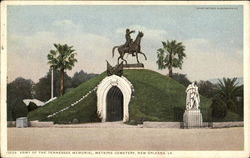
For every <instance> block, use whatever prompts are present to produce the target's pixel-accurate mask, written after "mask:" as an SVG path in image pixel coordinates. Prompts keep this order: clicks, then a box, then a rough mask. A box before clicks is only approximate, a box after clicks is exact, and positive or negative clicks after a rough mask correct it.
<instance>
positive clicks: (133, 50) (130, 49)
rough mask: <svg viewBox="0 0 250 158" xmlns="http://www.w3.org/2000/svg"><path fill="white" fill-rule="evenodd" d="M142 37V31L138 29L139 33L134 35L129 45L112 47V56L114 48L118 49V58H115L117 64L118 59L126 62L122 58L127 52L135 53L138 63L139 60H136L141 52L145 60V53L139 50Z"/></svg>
mask: <svg viewBox="0 0 250 158" xmlns="http://www.w3.org/2000/svg"><path fill="white" fill-rule="evenodd" d="M142 37H143V33H142V32H140V31H139V33H138V34H137V36H136V39H135V40H134V41H133V42H132V43H131V44H130V46H129V47H126V46H125V44H123V45H120V46H115V47H113V49H112V56H113V57H114V52H115V49H116V48H117V50H118V52H119V54H120V56H119V57H118V60H117V63H118V64H119V60H120V59H121V60H123V61H125V63H126V64H127V61H126V60H125V59H124V55H125V54H126V53H128V55H129V54H133V53H135V54H136V55H135V56H136V60H137V62H138V63H140V62H139V60H138V54H142V55H143V56H144V57H145V60H147V57H146V55H145V54H144V53H142V52H141V45H140V44H141V38H142Z"/></svg>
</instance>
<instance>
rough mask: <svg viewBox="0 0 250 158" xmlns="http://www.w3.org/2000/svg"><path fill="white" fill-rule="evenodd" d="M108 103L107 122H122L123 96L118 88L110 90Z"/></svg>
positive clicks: (114, 87)
mask: <svg viewBox="0 0 250 158" xmlns="http://www.w3.org/2000/svg"><path fill="white" fill-rule="evenodd" d="M106 102H107V103H106V104H107V108H106V110H107V112H106V113H107V121H121V120H122V119H123V94H122V92H121V90H120V89H119V88H118V87H117V86H113V87H112V88H110V90H109V91H108V94H107V99H106Z"/></svg>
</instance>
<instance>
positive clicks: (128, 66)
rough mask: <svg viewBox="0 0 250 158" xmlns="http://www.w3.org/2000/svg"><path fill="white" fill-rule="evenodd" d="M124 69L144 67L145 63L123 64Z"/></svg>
mask: <svg viewBox="0 0 250 158" xmlns="http://www.w3.org/2000/svg"><path fill="white" fill-rule="evenodd" d="M123 68H124V69H143V68H144V65H143V64H142V63H137V64H123Z"/></svg>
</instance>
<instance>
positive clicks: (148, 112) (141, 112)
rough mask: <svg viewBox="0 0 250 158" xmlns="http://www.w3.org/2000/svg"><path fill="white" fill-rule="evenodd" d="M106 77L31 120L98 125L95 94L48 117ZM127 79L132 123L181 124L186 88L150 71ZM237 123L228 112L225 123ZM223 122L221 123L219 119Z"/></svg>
mask: <svg viewBox="0 0 250 158" xmlns="http://www.w3.org/2000/svg"><path fill="white" fill-rule="evenodd" d="M105 76H106V72H104V73H102V74H100V75H98V76H97V77H94V78H92V79H90V80H88V81H86V82H84V83H82V84H81V85H80V86H78V87H77V88H74V89H71V90H70V91H69V92H67V93H66V94H65V95H63V96H61V97H59V98H57V99H56V100H54V101H52V102H51V103H49V104H47V105H45V106H44V107H41V108H38V109H37V110H35V111H32V112H30V113H29V114H28V118H29V120H41V121H54V122H55V123H71V122H72V121H73V120H74V119H77V120H78V122H79V123H86V122H98V121H100V120H99V119H98V116H97V114H96V110H97V108H96V102H97V96H96V92H93V93H91V94H90V95H88V97H87V98H85V99H83V100H82V101H81V102H79V103H78V104H76V105H75V106H74V107H71V108H69V109H68V110H65V111H63V112H61V113H58V114H57V115H55V116H54V117H51V118H47V116H48V115H51V114H53V113H54V112H57V111H59V110H61V109H63V108H64V107H67V106H69V105H70V104H71V103H74V102H75V101H77V100H79V99H80V98H81V97H82V96H83V95H85V94H87V93H88V92H89V91H90V90H92V89H93V88H94V87H96V86H97V85H98V84H99V83H100V82H101V80H102V79H103V78H104V77H105ZM124 76H125V77H126V78H127V79H128V80H129V81H130V82H131V83H132V84H133V86H134V89H135V92H134V94H133V96H132V99H131V101H130V103H129V115H130V116H129V117H130V122H129V123H135V124H136V123H140V122H141V121H182V115H183V113H184V110H185V101H186V92H185V90H186V88H185V87H184V86H183V85H181V84H180V83H178V82H176V81H175V80H173V79H171V78H169V77H167V76H164V75H162V74H160V73H157V72H154V71H151V70H146V69H144V70H124ZM200 98H201V103H200V107H201V112H202V115H203V120H204V121H211V110H210V108H209V107H210V105H211V100H210V99H207V98H205V97H203V96H200ZM231 120H238V118H237V116H235V115H234V114H231V113H229V116H228V117H226V121H231ZM218 121H221V120H218Z"/></svg>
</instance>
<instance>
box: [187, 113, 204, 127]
mask: <svg viewBox="0 0 250 158" xmlns="http://www.w3.org/2000/svg"><path fill="white" fill-rule="evenodd" d="M183 123H184V124H183V125H184V128H200V127H202V114H201V112H200V110H185V112H184V114H183Z"/></svg>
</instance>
